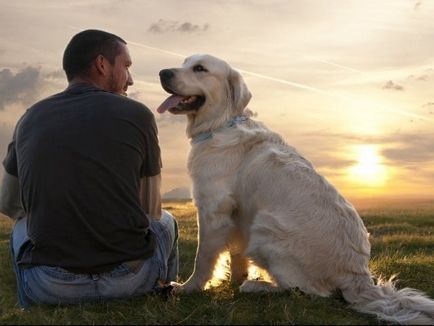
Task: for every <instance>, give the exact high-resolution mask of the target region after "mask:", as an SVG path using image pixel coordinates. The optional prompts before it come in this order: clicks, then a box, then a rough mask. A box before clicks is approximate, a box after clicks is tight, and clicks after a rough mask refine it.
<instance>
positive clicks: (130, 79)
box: [127, 71, 134, 86]
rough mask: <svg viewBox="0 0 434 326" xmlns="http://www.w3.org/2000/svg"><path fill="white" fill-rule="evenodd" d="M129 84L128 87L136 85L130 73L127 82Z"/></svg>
mask: <svg viewBox="0 0 434 326" xmlns="http://www.w3.org/2000/svg"><path fill="white" fill-rule="evenodd" d="M127 84H128V86H131V85H133V84H134V81H133V76H131V73H130V72H129V71H128V80H127Z"/></svg>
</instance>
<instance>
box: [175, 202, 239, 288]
mask: <svg viewBox="0 0 434 326" xmlns="http://www.w3.org/2000/svg"><path fill="white" fill-rule="evenodd" d="M198 228H199V230H198V231H199V232H198V235H199V237H198V247H197V251H196V259H195V262H194V270H193V273H192V274H191V276H190V277H189V278H188V280H187V281H186V282H185V283H184V284H178V283H172V286H173V287H174V289H173V291H174V292H175V293H179V292H192V291H199V290H202V289H203V288H204V287H205V285H206V282H207V281H208V280H210V279H211V277H212V273H213V271H214V266H215V264H216V262H217V259H218V256H219V254H220V253H221V252H222V251H223V250H224V249H225V247H226V245H227V242H228V238H229V235H230V234H231V233H232V230H233V228H234V223H233V222H232V219H231V214H230V213H229V214H225V213H221V212H205V211H202V212H201V210H199V216H198Z"/></svg>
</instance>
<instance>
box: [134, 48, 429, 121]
mask: <svg viewBox="0 0 434 326" xmlns="http://www.w3.org/2000/svg"><path fill="white" fill-rule="evenodd" d="M127 42H128V43H129V44H132V45H135V46H138V47H142V48H145V49H149V50H153V51H158V52H162V53H165V54H169V55H174V56H177V57H180V58H186V57H187V55H184V54H181V53H177V52H173V51H168V50H165V49H161V48H157V47H153V46H148V45H145V44H142V43H138V42H132V41H127ZM307 58H311V59H314V60H317V61H319V62H323V63H326V64H330V65H334V66H336V67H341V68H345V69H348V70H351V71H353V72H359V73H363V72H362V71H359V70H356V69H353V68H350V67H346V66H342V65H338V64H334V63H330V62H327V61H323V60H319V59H316V58H314V57H307ZM236 69H237V70H238V71H239V72H240V73H243V74H248V75H251V76H255V77H258V78H262V79H267V80H271V81H274V82H277V83H281V84H285V85H288V86H292V87H295V88H299V89H303V90H306V91H311V92H314V93H317V94H321V95H325V96H329V97H334V98H338V99H340V100H344V101H346V102H350V103H351V104H352V105H357V106H360V104H358V103H360V101H359V100H358V99H355V98H352V97H348V96H344V95H341V94H335V93H332V92H330V91H326V90H323V89H321V88H317V87H312V86H309V85H305V84H300V83H297V82H293V81H289V80H285V79H280V78H275V77H271V76H267V75H264V74H259V73H256V72H253V71H248V70H244V69H238V68H236ZM381 109H382V110H386V111H389V112H392V113H398V114H401V115H403V116H407V117H411V118H415V119H422V120H430V121H434V119H430V118H427V117H425V116H422V115H419V114H415V113H411V112H407V111H404V110H401V109H396V108H393V109H391V108H386V107H382V108H381Z"/></svg>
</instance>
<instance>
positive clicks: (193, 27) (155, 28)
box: [148, 19, 209, 33]
mask: <svg viewBox="0 0 434 326" xmlns="http://www.w3.org/2000/svg"><path fill="white" fill-rule="evenodd" d="M208 29H209V24H203V25H197V24H193V23H190V22H184V23H182V22H178V21H169V20H164V19H160V20H159V21H158V22H156V23H153V24H151V26H149V28H148V31H149V32H151V33H167V32H181V33H194V32H205V31H207V30H208Z"/></svg>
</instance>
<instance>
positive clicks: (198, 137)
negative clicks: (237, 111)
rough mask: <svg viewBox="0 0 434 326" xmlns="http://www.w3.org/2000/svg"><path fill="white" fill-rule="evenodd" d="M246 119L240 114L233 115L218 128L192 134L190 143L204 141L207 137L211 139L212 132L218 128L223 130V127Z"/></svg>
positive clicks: (234, 124) (228, 126)
mask: <svg viewBox="0 0 434 326" xmlns="http://www.w3.org/2000/svg"><path fill="white" fill-rule="evenodd" d="M247 120H249V117H247V116H245V115H240V116H238V117H234V118H232V119H231V120H229V121H228V122H227V123H226V124H225V125H224V126H223V127H220V128H218V129H216V130H213V131H207V132H202V133H200V134H197V135H196V136H194V137H193V138H192V139H191V144H198V143H201V142H204V141H206V140H208V139H211V138H212V134H213V133H215V132H218V131H220V130H223V129H225V128H232V127H234V126H236V125H239V124H241V123H243V122H244V121H247Z"/></svg>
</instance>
